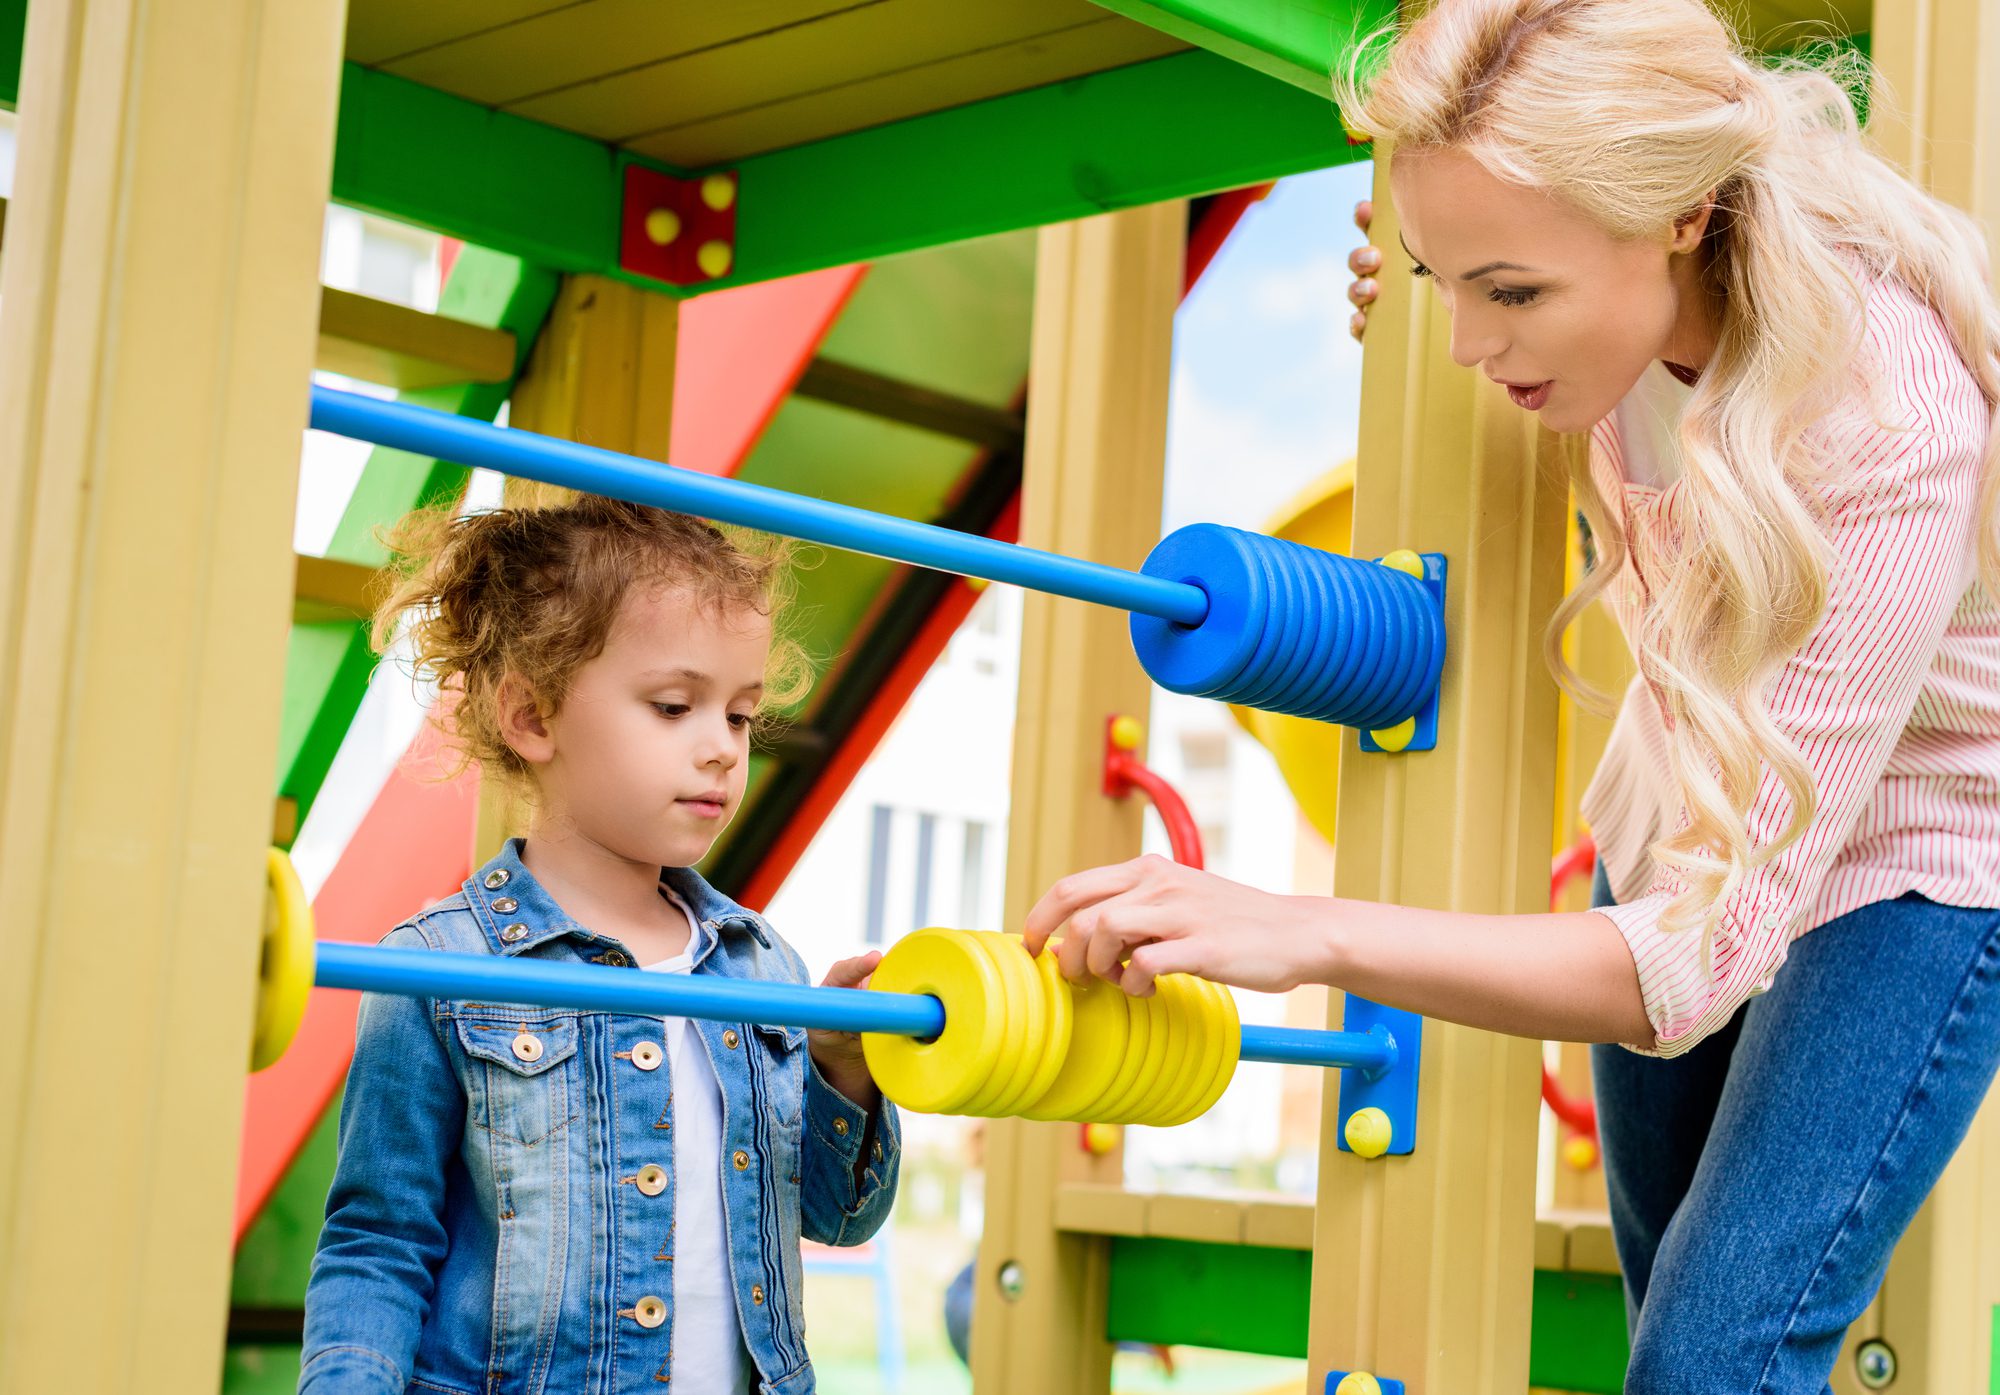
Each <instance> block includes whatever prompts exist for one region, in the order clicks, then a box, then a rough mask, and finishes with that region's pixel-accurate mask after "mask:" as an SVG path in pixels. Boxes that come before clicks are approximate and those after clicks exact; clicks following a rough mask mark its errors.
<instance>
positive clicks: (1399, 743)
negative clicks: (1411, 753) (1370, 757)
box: [1368, 717, 1417, 751]
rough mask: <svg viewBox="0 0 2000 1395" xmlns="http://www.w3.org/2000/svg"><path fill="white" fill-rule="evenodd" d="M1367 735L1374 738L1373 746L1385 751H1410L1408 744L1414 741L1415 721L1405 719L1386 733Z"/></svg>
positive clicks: (1409, 718)
mask: <svg viewBox="0 0 2000 1395" xmlns="http://www.w3.org/2000/svg"><path fill="white" fill-rule="evenodd" d="M1368 734H1369V735H1370V736H1372V737H1374V738H1375V744H1376V745H1377V746H1380V747H1381V748H1382V749H1383V750H1385V751H1407V750H1409V749H1410V742H1412V741H1414V740H1415V739H1416V735H1417V719H1416V718H1415V717H1405V718H1404V719H1403V720H1402V721H1400V722H1398V723H1396V725H1395V726H1393V727H1390V728H1388V729H1387V730H1386V731H1371V732H1369V733H1368Z"/></svg>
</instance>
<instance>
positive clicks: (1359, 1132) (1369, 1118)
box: [1341, 1108, 1394, 1158]
mask: <svg viewBox="0 0 2000 1395" xmlns="http://www.w3.org/2000/svg"><path fill="white" fill-rule="evenodd" d="M1341 1132H1342V1134H1344V1135H1345V1136H1346V1139H1347V1146H1348V1147H1350V1148H1352V1149H1353V1150H1354V1153H1355V1156H1357V1157H1362V1158H1379V1157H1381V1156H1382V1155H1383V1154H1384V1153H1386V1152H1388V1151H1389V1142H1390V1136H1391V1134H1393V1133H1394V1130H1393V1129H1392V1128H1391V1127H1390V1126H1389V1116H1388V1115H1387V1114H1384V1113H1383V1112H1382V1111H1381V1110H1379V1109H1373V1108H1370V1109H1357V1110H1355V1111H1354V1112H1353V1113H1352V1114H1350V1115H1348V1116H1347V1126H1346V1128H1344V1129H1342V1130H1341Z"/></svg>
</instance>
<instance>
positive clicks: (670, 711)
mask: <svg viewBox="0 0 2000 1395" xmlns="http://www.w3.org/2000/svg"><path fill="white" fill-rule="evenodd" d="M653 710H654V711H655V712H657V713H659V714H660V715H661V716H662V717H685V716H687V714H688V712H689V711H690V710H691V709H690V708H689V707H688V705H687V704H686V703H684V702H656V703H654V704H653Z"/></svg>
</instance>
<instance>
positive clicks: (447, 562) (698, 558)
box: [371, 494, 813, 782]
mask: <svg viewBox="0 0 2000 1395" xmlns="http://www.w3.org/2000/svg"><path fill="white" fill-rule="evenodd" d="M383 542H384V544H385V545H386V546H387V548H388V549H389V552H390V556H391V559H392V560H391V563H390V575H391V576H392V577H393V582H392V583H391V586H390V589H389V593H388V595H387V596H386V597H385V598H384V599H383V600H382V602H381V604H380V605H378V606H377V607H376V609H375V616H374V623H373V630H372V635H371V638H372V640H373V643H374V646H375V649H376V650H377V652H379V653H385V654H386V653H387V652H388V650H389V647H390V645H391V643H392V642H393V641H395V640H397V639H398V638H401V639H402V640H403V641H404V642H405V643H406V644H407V645H408V647H409V659H408V666H409V670H410V674H411V677H412V678H413V679H415V680H418V681H428V682H432V683H435V684H436V685H437V687H438V689H439V691H440V693H442V694H444V695H445V699H446V700H445V701H443V702H441V703H439V704H438V705H437V706H436V707H435V708H434V709H433V710H432V714H431V721H432V722H433V723H434V724H435V725H436V726H437V727H438V728H439V730H440V731H441V732H442V733H443V734H444V736H445V737H446V740H447V744H448V746H449V748H450V750H451V752H452V755H453V757H454V758H453V760H452V761H451V762H450V769H451V770H452V771H453V772H454V773H456V772H457V771H459V770H463V769H464V768H465V766H466V764H467V763H476V764H478V765H479V766H480V768H481V769H482V770H484V771H485V772H487V773H488V774H491V775H500V776H503V777H506V778H509V779H511V780H514V781H516V782H525V781H527V780H528V776H529V772H528V767H527V763H526V762H524V761H523V760H522V759H521V757H520V756H519V755H517V754H516V753H515V752H514V750H513V748H512V747H510V746H509V745H508V744H507V742H506V740H505V739H504V738H503V736H502V735H501V730H500V691H501V685H502V683H503V682H504V681H505V680H506V679H507V678H508V676H509V675H513V676H515V677H516V678H518V679H519V680H520V681H522V682H524V683H525V684H526V685H527V688H528V690H529V692H531V693H533V694H534V697H535V700H536V702H537V703H539V704H540V705H541V706H542V708H543V709H544V710H545V711H549V712H554V711H556V710H558V709H559V708H560V707H561V705H562V703H563V700H564V699H565V698H566V697H567V696H568V695H569V691H570V687H571V684H572V683H573V682H574V681H575V677H576V673H577V670H578V669H580V668H581V667H582V666H583V665H584V664H587V663H589V662H590V661H591V660H592V659H594V658H596V657H597V656H598V655H599V654H601V653H602V652H603V651H604V645H605V641H606V640H607V639H608V637H609V636H610V633H611V626H612V622H613V621H614V620H615V619H616V618H617V616H618V612H619V609H620V607H621V606H622V605H623V604H624V601H625V596H626V594H627V593H628V592H629V591H630V590H631V589H632V588H633V587H635V586H659V587H672V588H677V589H680V590H683V591H685V592H687V593H688V595H689V597H690V600H691V602H692V603H693V604H695V605H698V606H707V607H713V608H714V609H715V610H716V611H717V612H720V613H731V612H740V611H746V610H747V611H750V612H754V613H755V614H757V615H760V616H763V617H765V618H766V619H768V620H770V621H771V627H772V640H771V655H770V660H769V662H768V663H767V665H766V668H765V688H764V696H763V699H762V701H761V702H760V704H759V710H758V723H759V728H760V729H768V727H769V725H770V724H771V722H772V719H773V716H774V714H776V713H778V712H781V711H783V710H785V709H788V708H790V707H791V706H792V705H793V704H795V703H797V702H798V701H799V700H800V699H802V698H803V697H804V696H805V694H806V692H807V691H808V690H809V689H810V687H811V685H812V677H813V665H812V662H811V660H810V658H809V657H808V656H807V654H806V651H805V649H804V647H803V646H802V645H801V644H800V643H799V642H798V640H797V639H796V638H795V636H794V633H793V629H794V627H793V625H792V623H791V622H792V616H793V610H792V590H793V560H794V554H793V549H792V547H791V545H790V544H789V543H787V542H785V541H784V540H782V539H776V538H771V537H768V536H766V535H763V534H755V533H748V532H737V531H733V530H732V531H729V532H725V531H724V530H723V529H721V528H719V527H717V526H716V525H714V524H712V523H708V522H706V521H704V520H702V519H699V518H693V517H690V516H688V515H687V514H681V513H671V512H668V511H667V510H665V509H657V508H650V507H648V506H646V505H643V504H628V503H624V502H621V501H619V500H616V499H606V498H602V497H599V496H597V495H591V494H582V495H576V496H574V497H572V498H570V499H568V500H566V501H564V502H561V503H559V504H556V505H554V506H553V507H548V508H503V509H496V510H493V511H491V512H485V513H470V514H463V515H461V514H460V513H459V511H458V509H457V506H456V504H455V503H453V504H446V505H443V506H439V507H434V508H424V509H418V510H416V511H415V512H413V513H410V514H408V515H406V516H405V517H404V518H403V519H402V520H401V521H400V522H399V523H397V524H396V525H395V526H394V527H392V528H390V529H388V530H386V531H385V533H384V536H383Z"/></svg>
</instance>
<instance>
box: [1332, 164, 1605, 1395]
mask: <svg viewBox="0 0 2000 1395" xmlns="http://www.w3.org/2000/svg"><path fill="white" fill-rule="evenodd" d="M1375 168H1376V176H1375V177H1376V198H1375V209H1376V215H1375V216H1376V218H1377V219H1378V220H1380V219H1384V218H1386V219H1388V220H1389V221H1388V222H1387V223H1378V225H1377V227H1376V228H1375V229H1374V231H1375V233H1376V237H1375V241H1376V242H1377V243H1378V244H1379V245H1380V246H1382V247H1384V248H1387V249H1389V255H1390V256H1392V257H1394V256H1399V255H1401V254H1400V252H1398V251H1397V250H1396V247H1397V244H1396V229H1395V226H1394V219H1395V211H1394V207H1393V205H1392V203H1391V201H1390V199H1389V197H1388V189H1387V187H1386V181H1387V168H1388V166H1387V161H1385V160H1381V159H1379V158H1378V160H1377V163H1376V167H1375ZM1381 281H1382V300H1381V302H1380V303H1379V305H1378V307H1377V309H1376V310H1371V311H1370V313H1369V324H1368V344H1367V349H1366V351H1365V354H1366V356H1365V358H1364V360H1363V377H1362V385H1363V391H1362V417H1361V435H1360V451H1359V456H1358V468H1357V474H1356V483H1355V496H1354V553H1355V555H1356V556H1360V557H1368V556H1379V555H1381V554H1382V553H1385V552H1388V551H1390V550H1392V549H1394V548H1399V547H1408V548H1415V549H1417V550H1419V551H1425V552H1442V553H1444V554H1445V555H1446V557H1447V558H1448V559H1449V562H1450V568H1451V574H1450V589H1449V594H1448V601H1447V606H1446V624H1447V627H1448V633H1449V635H1450V647H1449V651H1448V655H1447V658H1446V663H1445V670H1444V682H1443V688H1442V693H1441V699H1442V707H1441V715H1440V721H1439V729H1438V747H1437V750H1435V751H1432V752H1426V753H1420V754H1412V755H1407V756H1382V755H1363V754H1362V753H1361V751H1360V748H1359V745H1358V743H1357V740H1356V738H1355V736H1354V734H1353V733H1351V732H1350V733H1349V734H1348V735H1347V738H1346V741H1345V743H1344V745H1343V749H1342V752H1341V766H1340V799H1339V808H1338V818H1339V826H1340V840H1339V845H1338V846H1337V847H1336V848H1335V850H1334V851H1335V868H1334V884H1335V886H1337V887H1338V888H1339V890H1340V894H1341V895H1343V896H1350V897H1359V898H1365V899H1370V900H1382V901H1392V902H1400V903H1403V904H1408V905H1421V906H1431V907H1435V908H1438V909H1451V910H1461V911H1493V912H1529V911H1537V910H1545V909H1546V908H1547V906H1548V869H1549V863H1548V857H1549V830H1550V829H1551V827H1552V826H1553V820H1554V807H1555V805H1554V800H1555V789H1554V776H1555V763H1556V762H1555V756H1556V751H1555V737H1556V690H1555V685H1554V684H1553V682H1552V681H1551V680H1550V678H1549V676H1548V674H1547V671H1546V669H1545V668H1544V666H1543V665H1542V663H1541V660H1540V657H1539V650H1540V645H1539V640H1540V632H1541V627H1542V625H1543V623H1544V622H1545V621H1546V619H1547V617H1548V615H1549V612H1550V610H1551V609H1552V608H1553V606H1554V604H1555V602H1556V600H1557V598H1558V596H1559V595H1560V593H1561V590H1562V582H1563V539H1564V513H1565V509H1566V505H1567V501H1568V484H1567V479H1566V475H1565V472H1564V469H1563V464H1562V462H1561V461H1560V460H1558V459H1557V458H1556V457H1557V454H1558V443H1557V442H1556V440H1555V439H1554V438H1542V439H1538V438H1537V437H1536V435H1535V434H1534V432H1533V428H1532V425H1531V424H1530V419H1528V418H1525V417H1524V416H1523V414H1522V413H1520V412H1519V411H1517V410H1516V409H1514V408H1513V407H1512V406H1511V404H1509V403H1508V402H1507V401H1506V399H1505V398H1504V397H1500V396H1499V395H1498V392H1497V389H1494V388H1493V387H1492V385H1491V384H1488V383H1485V382H1483V381H1482V380H1481V379H1479V377H1478V375H1476V374H1471V373H1467V372H1466V371H1465V370H1464V369H1462V368H1459V367H1458V366H1456V365H1455V364H1453V363H1452V362H1451V359H1450V356H1449V354H1448V353H1447V345H1448V342H1449V333H1450V326H1449V323H1448V321H1447V319H1446V316H1445V313H1444V310H1443V308H1442V305H1441V304H1440V303H1438V302H1437V300H1436V297H1434V296H1429V295H1425V296H1422V297H1421V298H1415V297H1413V294H1412V287H1413V285H1414V283H1413V282H1412V280H1411V278H1409V277H1406V276H1397V275H1395V274H1394V273H1393V271H1388V270H1385V272H1384V275H1383V276H1382V278H1381ZM1569 448H1572V447H1563V449H1569ZM1474 694H1476V695H1477V700H1476V701H1475V700H1474V699H1473V695H1474ZM1341 1011H1342V1006H1341V1001H1340V996H1339V995H1337V994H1336V995H1335V1001H1334V1004H1333V1006H1332V1008H1331V1009H1330V1015H1331V1018H1332V1020H1333V1021H1334V1022H1335V1024H1336V1025H1337V1023H1338V1021H1339V1018H1340V1014H1341ZM1539 1053H1540V1043H1538V1042H1530V1041H1523V1040H1520V1039H1518V1038H1511V1037H1502V1036H1496V1035H1493V1034H1490V1033H1485V1032H1475V1031H1472V1030H1470V1029H1467V1028H1461V1027H1454V1026H1451V1025H1448V1024H1445V1023H1441V1022H1435V1021H1433V1022H1428V1023H1426V1024H1425V1027H1424V1043H1423V1070H1422V1074H1421V1084H1420V1090H1419V1099H1418V1106H1417V1116H1418V1118H1417V1130H1418V1131H1417V1137H1416V1151H1415V1152H1414V1153H1411V1154H1409V1155H1408V1156H1404V1157H1397V1156H1389V1157H1384V1158H1379V1159H1376V1160H1374V1161H1365V1160H1363V1159H1361V1158H1359V1157H1357V1156H1355V1155H1354V1154H1352V1153H1347V1152H1341V1151H1339V1150H1338V1149H1337V1147H1336V1135H1335V1130H1336V1129H1337V1127H1338V1120H1339V1111H1338V1109H1337V1104H1336V1101H1337V1090H1338V1086H1339V1082H1338V1079H1337V1078H1336V1077H1335V1075H1334V1073H1333V1072H1328V1079H1327V1084H1326V1094H1325V1103H1324V1105H1323V1113H1322V1118H1323V1120H1324V1123H1323V1136H1322V1144H1321V1150H1320V1169H1319V1199H1318V1205H1317V1207H1316V1209H1315V1232H1314V1245H1313V1257H1314V1262H1313V1297H1312V1330H1311V1336H1310V1344H1309V1346H1310V1359H1311V1363H1312V1369H1313V1381H1314V1388H1315V1389H1316V1388H1318V1384H1319V1383H1320V1382H1323V1381H1324V1380H1325V1375H1326V1372H1327V1371H1328V1370H1329V1369H1338V1370H1367V1371H1371V1372H1374V1373H1376V1374H1377V1375H1380V1376H1388V1377H1393V1378H1395V1379H1397V1380H1402V1381H1405V1382H1407V1383H1408V1384H1409V1386H1410V1389H1411V1390H1412V1391H1427V1392H1441V1391H1450V1392H1452V1395H1518V1392H1520V1391H1521V1390H1523V1389H1524V1388H1526V1386H1527V1383H1528V1326H1529V1315H1530V1304H1531V1299H1532V1272H1533V1262H1534V1226H1535V1216H1534V1211H1535V1161H1536V1118H1535V1111H1534V1108H1533V1105H1532V1103H1531V1101H1533V1100H1534V1099H1535V1095H1536V1085H1535V1082H1536V1078H1537V1058H1538V1056H1539Z"/></svg>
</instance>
